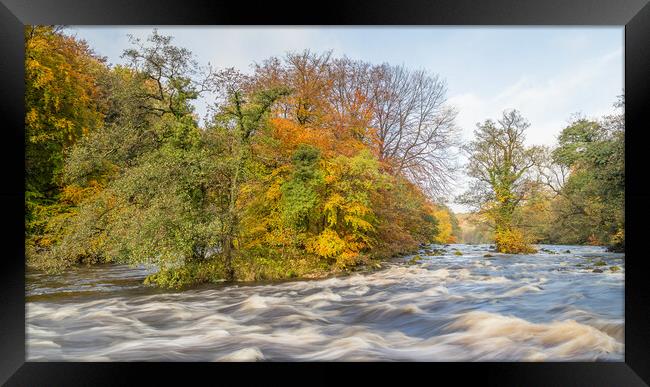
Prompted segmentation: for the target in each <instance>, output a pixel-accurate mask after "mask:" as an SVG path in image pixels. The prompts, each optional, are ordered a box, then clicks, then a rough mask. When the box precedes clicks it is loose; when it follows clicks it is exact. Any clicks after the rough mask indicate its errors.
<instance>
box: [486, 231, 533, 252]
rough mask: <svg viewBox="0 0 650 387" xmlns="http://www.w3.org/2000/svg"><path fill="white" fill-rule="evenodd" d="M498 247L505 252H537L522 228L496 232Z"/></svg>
mask: <svg viewBox="0 0 650 387" xmlns="http://www.w3.org/2000/svg"><path fill="white" fill-rule="evenodd" d="M495 245H496V249H497V251H498V252H500V253H505V254H532V253H535V252H537V251H536V250H535V249H534V248H533V247H532V246H531V245H530V243H529V242H528V240H527V239H526V237H525V236H524V234H523V233H522V232H521V231H520V230H516V229H509V230H502V231H497V232H496V233H495Z"/></svg>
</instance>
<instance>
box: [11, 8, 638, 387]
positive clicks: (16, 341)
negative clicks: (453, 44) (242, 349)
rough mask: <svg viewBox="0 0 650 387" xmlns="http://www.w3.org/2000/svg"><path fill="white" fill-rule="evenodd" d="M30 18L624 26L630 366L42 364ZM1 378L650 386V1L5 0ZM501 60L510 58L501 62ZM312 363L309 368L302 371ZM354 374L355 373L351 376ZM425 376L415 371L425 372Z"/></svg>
mask: <svg viewBox="0 0 650 387" xmlns="http://www.w3.org/2000/svg"><path fill="white" fill-rule="evenodd" d="M28 24H67V25H101V24H104V25H200V24H201V25H234V24H245V25H349V24H354V25H518V26H521V25H537V26H540V25H565V26H566V25H583V26H586V25H591V26H593V25H612V26H625V94H626V97H625V100H626V101H625V102H626V107H625V119H626V126H627V129H626V145H625V149H626V229H627V232H626V233H627V235H626V239H627V243H626V244H627V246H626V277H625V297H626V299H625V361H624V362H620V363H577V362H574V363H571V362H570V363H559V362H557V363H407V364H399V365H396V364H392V363H387V364H382V365H380V366H377V364H366V363H315V364H307V365H303V366H301V365H299V364H284V363H275V364H269V363H261V364H202V363H201V364H196V363H36V362H26V361H25V265H24V212H23V211H24V177H25V176H24V168H23V167H24V161H25V160H24V35H23V26H24V25H28ZM0 45H1V52H2V55H1V56H0V79H2V84H1V87H0V99H1V101H0V117H1V120H2V121H1V125H0V127H2V128H3V131H2V137H1V138H2V140H1V141H0V143H1V144H2V148H3V149H2V151H1V152H0V166H2V169H0V170H1V171H2V174H1V175H0V176H2V179H1V180H0V182H1V183H0V203H1V205H2V207H3V211H2V212H1V214H2V218H3V220H4V222H3V223H4V230H3V231H4V232H3V233H2V234H1V235H2V242H3V243H2V244H1V246H2V251H3V255H4V259H3V260H2V264H1V265H0V277H1V280H0V307H1V308H2V312H0V382H6V385H9V386H49V385H52V386H68V385H93V386H99V385H111V386H114V385H129V384H143V383H144V384H151V382H153V381H154V380H156V379H161V380H163V381H165V382H176V383H185V384H187V383H188V382H191V381H193V380H195V378H197V377H200V378H207V379H205V380H207V381H208V383H210V384H216V383H222V382H225V381H226V375H225V374H230V376H235V377H236V378H237V379H238V380H239V382H237V383H244V384H249V382H250V378H251V377H255V376H257V377H259V378H262V382H263V383H270V384H286V383H291V382H294V383H296V382H297V383H300V384H305V383H313V382H318V383H322V382H330V383H332V382H337V381H345V380H348V378H349V376H348V375H352V376H355V375H356V376H357V377H360V378H362V380H364V381H365V382H366V383H369V382H371V381H372V380H373V379H376V380H381V381H388V380H389V379H394V380H396V381H402V382H403V381H405V380H408V379H411V378H413V380H414V381H415V380H418V379H419V380H422V381H423V382H425V383H431V382H432V381H435V382H440V381H442V380H444V379H443V376H446V377H451V378H452V379H450V380H453V382H454V384H456V383H458V382H461V383H462V382H466V381H473V382H475V383H480V384H481V385H500V386H501V385H517V386H537V385H540V386H541V385H544V386H547V385H558V386H569V385H571V386H573V385H584V386H643V385H647V384H650V302H649V298H650V296H649V295H650V292H648V290H649V286H648V284H649V283H650V279H649V278H646V277H648V273H649V272H648V270H647V269H648V264H647V261H648V259H650V258H648V257H647V256H646V255H647V252H644V241H643V239H644V237H645V232H644V231H645V227H644V221H646V220H647V219H650V217H649V216H648V215H649V214H648V207H649V206H648V203H650V191H649V190H648V188H647V187H648V186H647V185H646V184H645V181H646V169H647V168H646V167H645V166H646V165H647V161H646V156H645V154H644V150H645V149H646V148H647V147H648V146H649V144H650V142H648V141H647V140H648V134H647V128H648V125H647V123H648V120H647V118H646V117H647V114H650V5H648V0H573V1H567V0H547V1H534V0H526V1H523V0H492V1H489V2H487V1H472V0H439V1H424V0H418V1H415V0H409V1H404V0H402V1H394V2H388V1H385V0H381V1H378V0H375V1H370V0H364V1H355V2H352V1H349V2H347V3H344V2H341V1H327V2H322V3H320V4H316V3H307V2H303V3H302V4H280V3H276V2H272V1H267V2H257V1H246V2H234V1H230V2H225V1H200V0H183V1H170V0H158V1H139V2H136V1H134V0H113V1H110V2H108V1H106V2H104V1H101V0H85V1H81V0H59V1H52V0H0ZM495 65H498V64H495ZM303 368H308V371H309V373H308V374H306V376H298V375H297V374H296V371H297V370H298V369H303ZM344 372H345V374H343V373H344ZM416 376H417V377H418V378H417V379H415V377H416Z"/></svg>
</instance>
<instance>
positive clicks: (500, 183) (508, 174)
mask: <svg viewBox="0 0 650 387" xmlns="http://www.w3.org/2000/svg"><path fill="white" fill-rule="evenodd" d="M528 127H529V123H528V122H527V121H526V120H525V119H524V118H523V117H522V116H521V114H520V113H519V112H518V111H516V110H510V111H505V112H504V113H503V115H502V117H501V119H499V120H498V121H497V122H494V121H492V120H486V121H485V122H484V123H482V124H478V125H477V129H476V130H475V131H474V137H475V138H474V140H473V141H472V142H471V143H469V144H468V145H467V146H466V147H465V149H466V151H467V153H468V156H469V163H468V165H467V173H468V175H469V176H470V177H471V178H473V182H472V184H471V186H470V190H469V191H467V192H466V193H465V194H464V195H462V196H461V197H460V198H459V201H460V202H461V203H464V204H467V205H470V206H472V207H473V208H474V209H475V210H476V211H479V212H480V213H482V214H483V215H484V216H485V217H486V218H487V219H489V221H490V222H491V224H492V226H493V227H494V230H495V240H496V241H495V242H496V248H497V250H498V251H501V252H507V253H519V252H527V251H531V249H530V248H529V247H528V246H527V244H526V243H525V240H524V236H523V235H522V233H521V231H520V230H518V229H517V227H516V224H514V222H513V214H514V212H515V210H516V209H517V208H518V206H520V205H521V204H522V201H524V200H525V199H526V197H527V194H528V193H529V192H530V189H531V184H532V183H533V178H534V176H533V174H532V172H533V167H534V166H535V165H537V164H538V163H539V162H540V149H539V148H538V147H527V146H526V145H525V144H524V138H525V137H524V134H525V130H526V129H527V128H528Z"/></svg>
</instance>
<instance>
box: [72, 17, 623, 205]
mask: <svg viewBox="0 0 650 387" xmlns="http://www.w3.org/2000/svg"><path fill="white" fill-rule="evenodd" d="M151 30H152V27H126V26H116V27H109V26H102V27H86V26H81V27H70V28H68V33H69V34H72V35H76V36H77V37H79V38H82V39H85V40H86V41H87V42H88V43H89V45H90V46H91V47H92V48H93V49H94V50H95V52H96V53H97V54H99V55H102V56H106V57H107V58H108V62H109V63H112V64H118V63H123V61H122V59H120V55H121V53H122V50H124V49H125V48H127V47H129V41H128V37H127V34H132V35H134V36H137V37H142V38H145V37H146V36H147V35H148V34H150V33H151ZM158 31H159V32H160V33H161V34H164V35H172V36H174V43H175V44H176V45H179V46H183V47H186V48H188V49H190V50H191V51H192V52H193V53H194V55H195V56H196V59H197V60H198V62H199V63H200V64H203V65H205V64H207V63H208V62H209V63H211V64H212V65H213V66H214V67H217V68H223V67H235V68H238V69H239V70H241V71H250V70H251V64H252V63H254V62H261V61H263V60H264V59H266V58H268V57H270V56H281V55H283V54H284V53H285V52H287V51H302V50H305V49H310V50H312V51H317V52H318V51H326V50H333V53H334V55H335V56H343V55H346V56H348V57H350V58H352V59H363V60H366V61H369V62H373V63H383V62H388V63H390V64H403V65H406V66H408V67H411V68H426V69H428V70H430V71H432V72H435V73H437V74H439V75H440V77H441V78H443V79H445V80H446V81H447V88H448V93H447V96H448V103H450V104H452V105H454V106H455V107H456V108H457V109H458V112H459V114H458V117H457V121H456V123H457V125H458V126H459V127H460V129H461V130H462V136H463V139H464V140H465V141H468V140H470V139H471V138H472V132H473V130H474V129H475V127H476V123H477V122H479V121H484V120H485V119H487V118H493V119H496V118H498V116H499V115H500V114H501V112H502V111H503V110H504V109H511V108H512V109H518V110H519V111H521V113H522V114H523V116H524V117H526V118H527V119H528V120H529V121H530V123H531V126H530V128H529V129H528V133H527V138H526V140H527V142H528V143H529V144H546V145H552V144H553V143H554V142H555V139H556V137H557V135H558V134H559V133H560V131H561V130H562V128H563V127H564V126H566V123H567V121H568V119H569V118H570V117H571V115H572V114H574V113H581V114H583V115H585V116H587V117H593V118H597V117H600V116H603V115H605V114H611V113H613V112H614V108H613V106H612V104H613V103H614V102H615V101H616V96H618V95H620V94H622V93H623V84H624V83H623V47H624V46H623V37H624V35H623V33H624V29H623V27H595V28H583V27H562V28H558V27H535V28H530V27H498V28H493V27H408V28H407V27H373V28H368V27H255V28H252V27H243V26H233V27H158ZM197 110H198V112H199V114H200V115H201V116H203V115H204V114H205V112H206V105H205V102H201V103H200V104H199V106H197ZM457 185H458V186H457V187H456V189H455V192H454V194H458V193H460V192H462V191H463V190H464V188H465V187H466V184H465V179H464V178H463V177H462V176H459V178H458V184H457ZM450 205H451V207H452V208H453V209H454V211H457V212H463V211H465V208H463V207H462V206H460V205H455V204H453V203H450Z"/></svg>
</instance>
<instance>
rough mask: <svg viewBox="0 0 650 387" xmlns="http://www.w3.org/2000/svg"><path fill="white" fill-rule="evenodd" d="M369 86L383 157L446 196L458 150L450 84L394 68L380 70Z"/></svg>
mask: <svg viewBox="0 0 650 387" xmlns="http://www.w3.org/2000/svg"><path fill="white" fill-rule="evenodd" d="M369 82H370V83H371V85H370V95H369V98H370V99H371V101H372V107H373V111H372V122H371V125H372V126H373V127H375V128H376V130H377V139H378V151H379V155H380V158H381V159H382V160H386V161H388V162H389V163H390V164H391V165H392V167H393V168H394V170H395V172H396V173H398V174H404V175H405V176H406V177H407V178H409V179H410V180H411V181H412V182H414V183H416V184H419V185H420V186H421V187H423V188H424V189H426V190H427V191H428V192H429V193H431V194H432V195H437V194H441V193H445V192H446V190H447V188H448V184H449V181H450V179H451V178H452V176H453V173H454V172H455V170H456V167H457V166H456V165H455V157H454V150H455V147H456V146H457V145H458V137H457V131H456V127H455V125H454V120H455V118H456V111H455V110H454V109H453V108H452V107H451V106H448V105H447V104H446V92H447V87H446V84H445V82H444V81H443V80H441V79H440V77H439V76H438V75H436V74H430V73H428V72H427V71H425V70H416V71H413V70H409V69H407V68H405V67H403V66H391V65H388V64H384V65H381V66H374V67H373V68H372V69H371V71H370V80H369Z"/></svg>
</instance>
